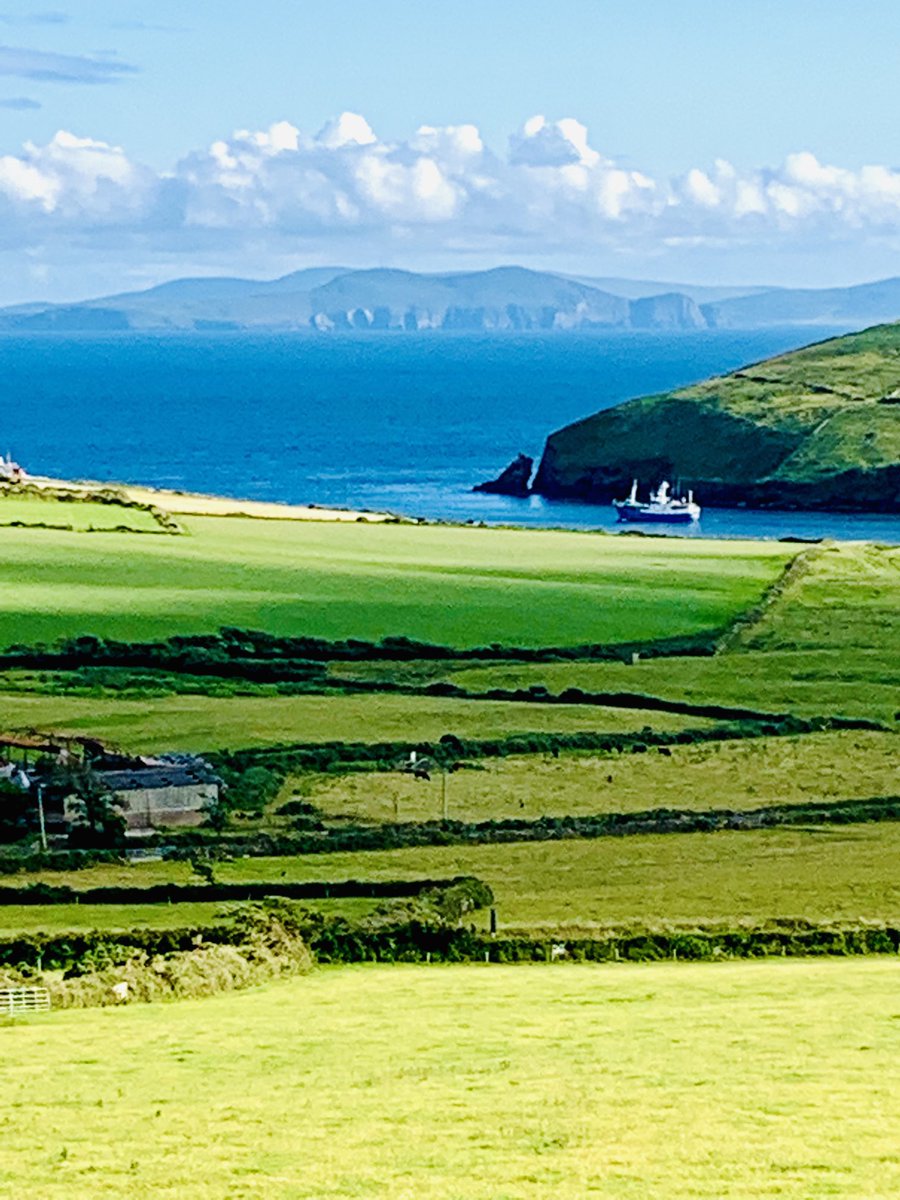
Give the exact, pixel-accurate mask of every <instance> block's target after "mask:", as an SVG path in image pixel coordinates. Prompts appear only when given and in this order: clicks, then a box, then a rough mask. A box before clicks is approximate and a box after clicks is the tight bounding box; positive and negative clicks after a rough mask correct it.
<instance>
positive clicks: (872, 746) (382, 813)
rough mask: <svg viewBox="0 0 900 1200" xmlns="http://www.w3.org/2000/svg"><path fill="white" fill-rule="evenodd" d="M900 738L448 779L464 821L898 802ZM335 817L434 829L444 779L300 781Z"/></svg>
mask: <svg viewBox="0 0 900 1200" xmlns="http://www.w3.org/2000/svg"><path fill="white" fill-rule="evenodd" d="M898 764H900V738H898V737H897V735H896V734H892V733H868V732H857V731H851V732H845V733H822V734H809V735H807V736H804V737H797V738H793V737H791V738H786V737H781V738H759V739H756V738H752V739H748V740H744V741H727V742H707V743H698V744H695V745H691V746H673V747H671V749H670V752H669V755H667V756H663V755H660V754H656V753H652V752H651V753H650V754H648V755H632V754H623V755H615V756H613V757H610V756H609V755H602V756H594V755H590V754H564V755H562V756H560V757H559V758H552V757H550V756H544V755H536V754H531V755H527V756H525V755H523V756H520V757H510V758H502V759H487V760H485V761H484V762H483V763H481V764H479V766H480V767H481V768H483V769H479V770H463V771H458V772H455V773H453V774H452V775H450V776H448V778H447V782H446V794H447V801H448V812H449V815H450V817H451V818H452V819H454V820H457V821H489V820H502V819H504V818H511V817H521V818H524V819H528V820H535V819H536V818H538V817H542V816H585V815H591V814H594V813H622V812H641V811H646V810H647V809H652V808H678V809H700V810H705V809H719V808H731V809H754V808H763V807H765V806H768V805H772V804H803V803H809V802H810V801H824V802H826V803H828V802H834V801H837V800H847V799H863V798H865V797H869V796H888V795H893V794H895V793H900V777H898ZM300 783H301V784H302V787H301V789H300V790H302V792H303V794H304V796H305V797H306V799H307V800H309V801H311V802H312V803H313V804H315V805H316V807H317V808H318V809H319V810H320V811H321V812H323V813H325V814H327V815H328V816H335V817H336V816H340V817H346V818H352V819H353V820H354V821H357V822H367V821H373V822H380V821H396V820H400V821H426V820H434V819H435V818H437V817H440V816H441V814H442V812H443V799H442V788H443V786H444V785H443V783H442V780H441V777H440V776H439V775H438V774H437V773H435V774H434V776H433V777H432V779H431V780H430V782H429V781H425V780H419V779H414V778H412V777H410V776H406V775H401V774H378V775H370V774H365V775H340V776H337V777H334V776H327V775H323V776H319V777H316V778H315V779H314V780H309V779H307V778H306V777H301V779H300Z"/></svg>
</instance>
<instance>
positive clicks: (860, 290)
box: [0, 266, 900, 334]
mask: <svg viewBox="0 0 900 1200" xmlns="http://www.w3.org/2000/svg"><path fill="white" fill-rule="evenodd" d="M897 318H900V279H885V280H881V281H880V282H877V283H866V284H859V285H857V286H854V287H846V288H823V289H792V288H766V287H758V286H744V287H741V286H735V287H705V286H700V285H693V284H680V283H662V282H658V281H654V280H633V279H617V278H594V277H591V276H569V275H561V274H554V273H552V272H548V271H532V270H527V269H526V268H524V267H518V266H506V267H496V268H493V269H491V270H484V271H455V272H447V273H444V274H434V273H432V274H423V273H418V272H415V271H400V270H394V269H388V268H382V267H379V268H376V269H372V270H349V269H347V268H345V267H310V268H306V269H304V270H301V271H294V272H292V273H291V274H289V275H283V276H282V277H281V278H279V279H269V280H263V279H239V278H227V277H219V278H206V279H175V280H172V281H171V282H169V283H163V284H160V285H158V286H157V287H152V288H147V289H145V290H144V291H138V292H123V293H120V294H118V295H114V296H101V297H99V298H97V299H93V300H84V301H80V302H77V303H69V304H49V303H47V304H44V303H32V304H21V305H15V306H13V307H9V308H2V309H0V331H6V332H22V333H97V334H109V333H118V332H128V331H134V332H143V333H154V334H164V333H178V332H184V331H191V332H199V333H227V332H240V331H248V330H249V331H252V330H259V331H264V330H278V331H302V332H305V333H319V334H332V333H335V334H336V333H341V332H345V333H360V332H371V333H379V332H386V331H395V332H399V333H416V332H425V331H427V332H447V333H460V332H467V333H504V332H513V333H528V332H536V333H567V332H571V331H573V330H591V329H597V330H622V331H629V330H641V331H647V330H650V331H654V330H656V331H660V332H677V331H685V332H697V331H704V330H716V329H761V328H766V327H773V326H778V327H783V326H790V325H806V326H814V325H822V326H827V327H828V329H829V332H833V331H834V330H835V329H842V330H843V329H846V330H849V329H860V328H862V327H863V326H864V325H872V324H874V323H876V322H878V321H887V320H895V319H897Z"/></svg>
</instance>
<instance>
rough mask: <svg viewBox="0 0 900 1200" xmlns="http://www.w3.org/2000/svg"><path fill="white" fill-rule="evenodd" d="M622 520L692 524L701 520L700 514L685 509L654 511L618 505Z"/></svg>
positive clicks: (650, 523)
mask: <svg viewBox="0 0 900 1200" xmlns="http://www.w3.org/2000/svg"><path fill="white" fill-rule="evenodd" d="M616 511H617V512H618V514H619V520H620V521H633V522H636V523H642V524H648V525H692V524H693V523H694V521H697V520H699V517H700V514H699V513H695V512H691V511H690V510H688V509H685V510H683V511H681V512H654V511H653V510H652V509H646V508H638V507H635V508H632V507H631V506H630V505H622V506H621V507H619V506H618V505H616Z"/></svg>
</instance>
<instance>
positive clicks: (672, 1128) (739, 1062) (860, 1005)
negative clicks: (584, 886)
mask: <svg viewBox="0 0 900 1200" xmlns="http://www.w3.org/2000/svg"><path fill="white" fill-rule="evenodd" d="M898 985H900V967H898V964H897V963H896V962H894V961H890V960H885V959H874V960H868V961H863V962H859V961H855V962H847V961H846V960H844V961H825V962H822V961H817V962H809V961H806V962H800V961H791V960H788V961H784V962H778V961H776V962H772V961H766V962H758V963H747V962H742V963H725V964H719V965H683V964H674V963H668V964H653V965H645V966H606V967H592V966H587V965H585V966H565V965H554V966H546V967H540V966H538V967H535V966H530V967H501V966H490V967H483V966H482V967H477V966H467V967H432V968H424V967H413V968H409V967H360V968H342V969H338V970H320V971H318V972H316V973H314V974H313V975H312V976H308V977H305V978H301V979H297V980H293V981H290V982H283V983H277V984H270V985H267V986H266V987H263V988H258V989H255V990H253V991H251V992H247V993H244V994H240V995H233V996H225V997H215V998H212V999H208V1000H200V1001H195V1000H182V1001H179V1002H178V1003H177V1004H175V1005H147V1006H135V1007H133V1008H123V1009H107V1010H101V1011H97V1010H94V1011H77V1010H74V1011H65V1012H58V1013H52V1014H50V1015H49V1016H45V1017H34V1018H30V1019H28V1020H23V1021H21V1022H17V1023H16V1025H15V1027H9V1028H6V1029H5V1030H4V1031H3V1057H2V1061H0V1087H2V1091H3V1096H4V1124H3V1139H2V1142H0V1182H2V1185H3V1190H4V1192H5V1194H7V1195H10V1196H19V1197H22V1198H23V1200H32V1198H33V1200H88V1198H90V1200H93V1198H95V1197H106V1196H109V1197H121V1196H123V1195H127V1196H129V1197H133V1198H134V1200H149V1198H150V1197H153V1198H154V1200H155V1198H156V1197H187V1196H190V1197H191V1198H192V1200H220V1198H221V1197H225V1196H228V1197H230V1198H233V1200H257V1198H258V1200H301V1198H304V1197H305V1198H308V1200H322V1198H323V1197H335V1198H348V1200H349V1198H351V1197H356V1198H359V1200H361V1198H363V1197H366V1198H368V1197H376V1196H377V1197H381V1198H383V1200H413V1198H415V1200H447V1198H449V1197H453V1198H454V1200H544V1198H545V1197H548V1196H554V1197H559V1198H561V1200H582V1198H583V1197H586V1196H593V1195H596V1196H615V1197H622V1198H623V1200H646V1198H647V1197H665V1200H687V1198H688V1197H691V1198H694V1200H696V1198H697V1197H705V1198H707V1200H723V1198H726V1197H728V1198H731V1200H750V1198H754V1197H770V1196H773V1195H779V1196H786V1197H795V1198H796V1200H809V1198H810V1197H818V1196H823V1197H824V1196H840V1197H842V1198H843V1200H886V1198H887V1197H889V1196H896V1195H897V1193H898V1191H900V1154H898V1149H897V1148H898V1145H900V1109H898V1106H897V1103H896V1096H897V1094H898V1090H900V1054H898V1049H900V1021H898V1015H900V1006H898V1000H897V996H898Z"/></svg>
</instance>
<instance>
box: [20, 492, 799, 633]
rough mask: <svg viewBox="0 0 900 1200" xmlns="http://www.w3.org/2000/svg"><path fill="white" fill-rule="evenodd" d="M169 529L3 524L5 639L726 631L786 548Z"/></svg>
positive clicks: (238, 521) (550, 537) (349, 528)
mask: <svg viewBox="0 0 900 1200" xmlns="http://www.w3.org/2000/svg"><path fill="white" fill-rule="evenodd" d="M181 523H182V524H183V525H184V527H185V529H186V533H185V535H184V536H179V537H134V536H133V535H129V534H116V533H109V534H104V535H103V537H102V538H91V539H86V538H85V537H83V536H81V535H79V534H76V533H67V532H64V531H58V530H36V529H9V528H6V529H3V528H0V646H4V645H9V644H11V643H27V644H31V643H34V642H38V641H52V640H54V639H56V638H58V637H61V636H75V635H79V634H86V633H93V634H98V635H103V636H108V637H116V638H120V639H125V640H147V639H152V638H158V637H163V636H168V635H170V634H185V633H198V632H204V631H212V630H215V629H217V628H218V627H219V626H221V625H237V626H241V627H243V628H252V629H264V630H267V631H268V632H271V633H282V634H308V635H316V636H321V637H326V638H345V637H357V638H363V639H373V640H377V639H379V638H381V637H383V636H385V635H404V636H406V637H411V638H415V639H419V640H422V641H430V642H439V643H441V644H445V645H456V646H460V647H465V646H473V645H483V644H489V643H492V642H499V643H502V644H506V645H527V646H552V645H575V644H579V643H583V642H620V641H629V640H631V639H636V638H642V639H648V638H656V637H668V636H672V635H675V634H690V633H696V632H699V631H706V630H710V629H717V628H721V627H723V626H724V625H726V624H727V623H728V622H729V621H731V620H732V619H733V618H734V617H736V616H737V615H738V614H739V613H740V612H742V611H743V610H744V609H746V608H747V607H749V606H750V605H752V604H754V603H755V602H756V601H757V600H758V599H759V597H760V595H761V594H762V592H763V591H764V589H765V588H766V586H767V585H768V584H770V583H772V582H773V580H774V579H775V578H776V577H777V575H778V573H779V571H780V570H781V568H782V567H783V566H784V564H785V563H786V562H788V561H789V560H790V558H791V556H792V552H791V551H790V550H788V549H786V548H785V547H784V546H780V545H778V544H772V543H750V542H712V541H692V540H687V539H686V540H683V541H682V540H678V541H671V540H666V542H665V544H664V545H661V544H660V543H659V542H658V541H657V539H650V538H618V537H602V536H599V535H590V534H580V533H560V532H547V531H533V530H510V529H469V528H458V527H450V526H411V525H389V524H380V525H379V524H375V525H369V524H355V523H352V524H347V523H340V522H321V523H318V522H304V521H266V520H252V519H247V518H242V517H233V518H228V517H202V516H189V517H185V518H183V519H182V520H181Z"/></svg>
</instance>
